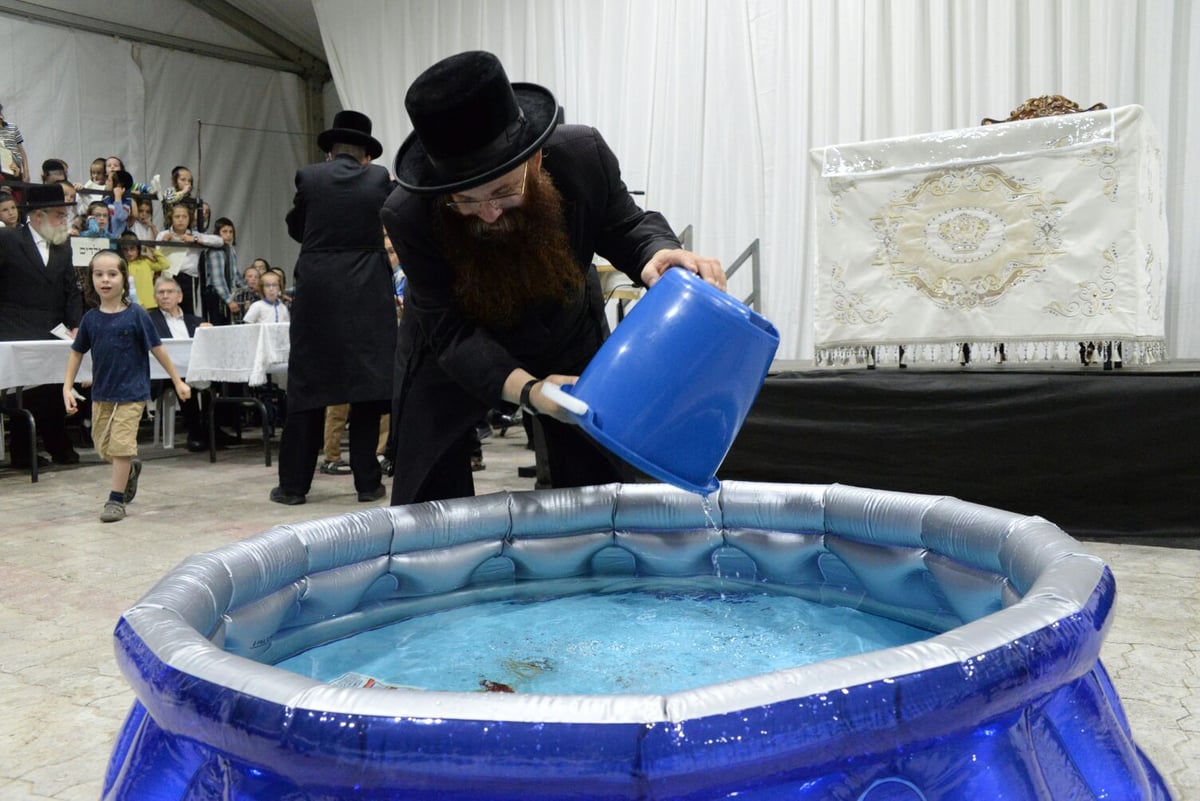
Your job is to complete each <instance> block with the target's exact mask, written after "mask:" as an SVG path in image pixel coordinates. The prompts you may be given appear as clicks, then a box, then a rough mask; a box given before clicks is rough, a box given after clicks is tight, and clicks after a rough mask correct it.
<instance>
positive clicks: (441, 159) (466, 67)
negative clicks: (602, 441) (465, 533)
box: [382, 52, 725, 504]
mask: <svg viewBox="0 0 1200 801" xmlns="http://www.w3.org/2000/svg"><path fill="white" fill-rule="evenodd" d="M405 107H406V109H407V111H408V115H409V118H410V119H411V120H412V123H413V127H414V131H413V134H412V135H411V136H409V137H408V139H407V140H406V141H405V142H404V144H403V145H401V147H400V150H399V152H398V154H397V155H396V159H395V163H394V165H393V171H394V174H395V175H396V179H397V183H399V185H400V186H399V188H398V189H396V191H395V192H393V193H392V196H391V197H390V198H389V199H388V202H387V204H386V205H385V206H384V209H383V213H382V218H383V223H384V227H385V228H386V229H387V232H388V235H389V237H390V239H391V241H392V243H393V244H394V245H395V248H396V252H397V254H398V255H399V257H400V262H401V264H403V265H404V273H405V276H406V280H407V287H406V292H405V299H404V304H405V306H404V309H405V310H404V319H403V321H402V323H401V326H400V335H399V341H398V343H397V348H396V376H395V384H396V399H395V402H394V404H393V409H392V426H393V429H396V436H395V440H394V441H395V443H396V453H395V454H394V455H393V461H394V462H395V466H396V468H395V469H396V472H395V478H394V480H393V483H392V503H393V504H402V503H411V502H414V501H426V500H437V499H442V498H452V497H459V496H464V495H472V494H474V483H473V481H472V479H471V471H470V455H471V447H472V444H473V436H472V432H473V427H474V423H475V421H476V420H479V419H480V418H481V417H482V416H483V415H484V413H485V412H486V411H487V410H488V409H489V408H495V407H505V406H506V408H509V409H511V408H513V406H516V405H520V406H521V408H522V409H523V410H524V412H525V414H528V415H534V416H537V419H538V423H539V425H540V427H541V431H542V433H543V434H544V441H545V446H546V447H545V455H546V462H547V463H548V464H547V465H546V466H547V467H548V468H549V474H550V480H551V483H552V485H553V486H555V487H573V486H583V485H588V484H598V483H605V482H610V481H620V480H627V479H629V478H632V476H633V473H632V472H631V468H629V466H628V465H624V464H621V463H618V462H615V461H614V459H613V457H611V456H610V455H609V454H607V453H606V452H604V451H603V450H602V449H600V448H599V447H598V446H597V445H596V444H595V443H593V442H592V441H591V440H590V439H588V438H587V437H586V435H584V434H583V433H582V432H581V431H580V430H579V429H578V428H577V427H576V426H574V425H571V424H570V419H571V418H570V417H569V415H568V414H567V413H566V412H565V411H564V410H563V409H561V407H559V406H558V405H557V404H555V403H554V402H553V401H551V400H550V399H549V398H547V397H545V396H544V395H543V394H542V393H541V386H542V384H543V382H547V381H549V382H553V383H558V384H562V383H571V382H572V381H574V378H575V376H577V375H578V374H579V373H580V372H582V370H583V368H584V366H586V365H587V363H588V361H589V360H590V359H591V357H592V356H593V355H594V354H595V353H596V351H597V350H598V349H599V347H600V345H601V343H602V342H603V341H604V338H605V337H606V336H607V334H608V326H607V321H606V317H605V315H604V298H603V296H602V293H601V290H600V282H599V279H598V277H597V275H596V271H595V269H594V268H593V267H592V258H593V254H599V255H600V256H603V257H604V258H606V259H608V260H609V261H610V262H612V263H613V264H614V265H615V266H616V267H617V268H618V269H620V270H621V271H623V272H624V273H625V274H626V275H628V276H629V277H630V279H631V280H633V281H635V282H637V283H640V284H645V285H647V286H650V285H652V284H653V283H654V282H655V281H657V280H658V278H659V276H660V275H662V274H663V273H664V272H665V271H666V270H667V269H669V268H670V267H673V266H678V267H682V268H684V269H688V270H691V271H692V272H695V273H698V274H699V275H700V276H701V277H703V278H704V279H706V280H707V281H709V282H710V283H712V284H714V285H715V286H718V287H720V288H722V289H723V288H724V286H725V273H724V270H723V269H722V268H721V265H720V263H719V262H717V261H716V260H714V259H707V258H701V257H699V256H697V255H695V254H694V253H690V252H688V251H686V250H683V249H681V248H680V243H679V240H678V239H677V238H676V236H675V234H674V233H673V232H672V230H671V227H670V226H669V225H668V224H667V221H666V220H665V219H664V218H663V217H662V216H661V215H660V214H657V213H655V212H647V211H643V210H642V209H640V208H638V207H637V206H636V205H635V204H634V202H633V199H632V198H631V197H630V196H629V192H628V191H627V189H626V188H625V185H624V183H623V182H622V181H621V175H620V168H619V165H618V163H617V158H616V156H615V155H614V154H613V153H612V151H611V150H610V149H609V147H608V145H607V144H605V142H604V140H603V139H602V138H601V136H600V134H599V133H598V132H597V131H596V130H595V129H593V128H590V127H586V126H579V125H560V124H559V123H560V120H561V117H562V110H561V109H560V108H559V106H558V104H557V102H556V101H555V99H554V96H553V95H552V94H551V93H550V91H549V90H547V89H546V88H544V87H542V86H538V85H536V84H529V83H516V84H513V83H510V82H509V80H508V77H507V75H506V74H505V71H504V68H503V66H502V65H501V64H500V62H499V60H498V59H497V58H496V57H495V56H494V55H492V54H491V53H484V52H468V53H460V54H458V55H455V56H451V57H449V58H447V59H444V60H442V61H440V62H438V63H437V64H434V65H433V66H432V67H430V68H429V69H427V70H426V71H425V72H424V73H422V74H421V75H420V76H419V77H418V78H417V79H416V81H414V82H413V84H412V86H411V87H410V88H409V90H408V93H407V95H406V97H405Z"/></svg>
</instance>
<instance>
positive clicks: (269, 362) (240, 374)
mask: <svg viewBox="0 0 1200 801" xmlns="http://www.w3.org/2000/svg"><path fill="white" fill-rule="evenodd" d="M192 343H193V344H192V354H191V362H190V364H189V365H188V369H189V371H190V372H189V373H188V376H187V377H188V380H189V381H234V382H237V383H242V384H250V385H251V386H259V385H261V384H265V383H266V382H267V375H268V374H270V375H283V374H285V373H287V362H288V353H289V352H290V351H291V341H290V339H289V327H288V324H287V323H260V324H250V325H223V326H217V327H214V328H197V329H196V337H195V339H193V340H192Z"/></svg>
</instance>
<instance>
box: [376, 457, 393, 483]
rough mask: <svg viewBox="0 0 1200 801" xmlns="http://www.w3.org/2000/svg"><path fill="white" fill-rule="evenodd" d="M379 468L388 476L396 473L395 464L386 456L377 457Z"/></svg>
mask: <svg viewBox="0 0 1200 801" xmlns="http://www.w3.org/2000/svg"><path fill="white" fill-rule="evenodd" d="M379 470H380V471H381V472H382V473H383V474H384V475H385V476H387V477H388V478H391V477H392V476H394V475H396V465H394V464H392V460H391V459H389V458H387V457H386V456H380V457H379Z"/></svg>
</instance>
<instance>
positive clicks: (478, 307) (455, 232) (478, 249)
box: [434, 170, 584, 330]
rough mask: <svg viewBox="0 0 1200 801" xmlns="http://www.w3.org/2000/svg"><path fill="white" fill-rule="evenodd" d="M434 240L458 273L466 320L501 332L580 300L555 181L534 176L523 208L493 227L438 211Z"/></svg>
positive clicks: (456, 284) (510, 211) (581, 280)
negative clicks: (531, 314)
mask: <svg viewBox="0 0 1200 801" xmlns="http://www.w3.org/2000/svg"><path fill="white" fill-rule="evenodd" d="M440 209H441V211H440V212H439V213H438V214H437V215H435V217H434V233H435V235H436V236H437V237H438V240H439V242H440V244H441V245H442V247H443V248H444V251H445V254H446V259H447V261H448V262H449V263H450V266H451V267H452V268H453V269H454V275H455V282H454V289H455V294H456V295H457V297H458V302H459V304H460V305H461V306H462V309H463V313H464V314H465V315H466V316H467V317H468V318H469V319H471V320H473V321H474V322H476V323H478V324H480V325H482V326H484V327H486V328H494V329H497V330H507V329H511V328H512V327H513V326H515V325H516V324H517V323H518V322H519V321H520V320H521V317H522V316H523V315H524V314H525V313H526V312H528V311H529V310H531V309H533V308H536V307H537V306H540V305H543V304H546V303H554V302H562V301H565V300H568V299H570V298H573V297H576V296H577V295H578V294H579V292H581V291H582V289H583V283H584V274H583V271H582V270H581V269H580V268H579V265H577V264H576V263H575V257H574V254H573V253H572V252H571V244H570V241H569V240H568V239H567V226H566V221H565V220H566V218H565V216H564V214H563V199H562V195H561V194H560V193H559V191H558V189H557V188H556V187H555V186H554V183H553V181H552V180H551V179H550V176H549V175H548V174H547V173H546V172H544V171H542V170H537V171H536V172H535V171H532V170H531V171H530V173H529V175H528V178H527V180H526V186H525V198H524V202H523V203H522V205H521V206H518V207H516V208H511V209H506V210H505V211H504V213H503V214H501V215H500V217H499V218H498V219H497V220H496V221H495V222H494V223H491V224H488V223H486V222H484V221H483V220H481V219H479V218H478V217H475V216H470V217H465V216H463V215H461V214H459V213H458V212H456V211H454V210H453V209H450V208H447V207H446V206H445V205H440Z"/></svg>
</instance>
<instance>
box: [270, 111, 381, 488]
mask: <svg viewBox="0 0 1200 801" xmlns="http://www.w3.org/2000/svg"><path fill="white" fill-rule="evenodd" d="M317 144H318V145H319V146H320V148H321V149H322V150H324V151H325V153H326V154H327V155H326V159H325V161H324V162H323V163H320V164H312V165H309V166H307V167H304V168H303V169H301V170H300V171H299V172H297V173H296V196H295V200H294V201H293V205H292V210H291V211H289V212H288V215H287V226H288V233H289V234H290V235H291V237H292V238H293V239H295V240H296V241H298V242H300V257H299V258H298V259H297V261H296V270H295V286H296V289H295V298H294V300H293V301H292V322H291V354H290V356H289V358H288V403H287V420H286V422H285V424H284V428H283V434H282V436H281V438H280V444H279V486H278V487H275V488H274V489H273V490H271V494H270V497H271V500H272V501H275V502H276V503H283V504H289V505H292V504H298V503H304V501H305V496H306V495H307V494H308V490H309V488H310V487H311V486H312V478H313V471H314V469H315V467H316V463H317V455H318V453H319V452H320V450H321V445H322V440H323V435H324V425H325V407H326V406H328V405H331V404H338V403H349V404H350V469H351V471H352V472H353V473H354V488H355V490H356V491H357V492H358V499H359V500H360V501H363V502H369V501H374V500H378V499H379V498H382V497H383V496H384V495H385V494H386V491H385V490H384V488H383V484H382V483H381V481H382V471H381V470H380V467H379V462H378V460H377V459H376V458H375V445H376V440H377V439H378V437H379V418H380V417H381V416H382V415H383V414H386V413H387V411H388V408H389V404H390V401H391V396H392V373H391V365H392V361H393V359H394V356H395V351H396V306H395V301H394V299H393V298H394V293H393V290H392V268H391V266H390V265H389V264H388V258H387V253H386V252H385V251H384V249H383V229H382V228H381V226H380V224H379V210H380V208H382V206H383V203H384V201H385V200H387V197H388V194H389V193H390V192H391V190H392V181H391V178H390V177H389V176H388V173H387V170H385V169H384V168H383V167H380V166H377V165H374V164H371V162H372V161H373V160H374V159H376V158H378V157H379V155H380V154H381V153H382V152H383V146H382V145H381V144H380V143H379V141H378V140H376V139H375V138H373V137H372V136H371V120H370V119H369V118H368V117H367V116H366V115H365V114H361V113H359V112H357V111H340V112H338V113H337V115H336V116H335V117H334V120H333V127H332V128H331V129H330V130H328V131H324V132H322V133H321V135H320V136H318V137H317Z"/></svg>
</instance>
